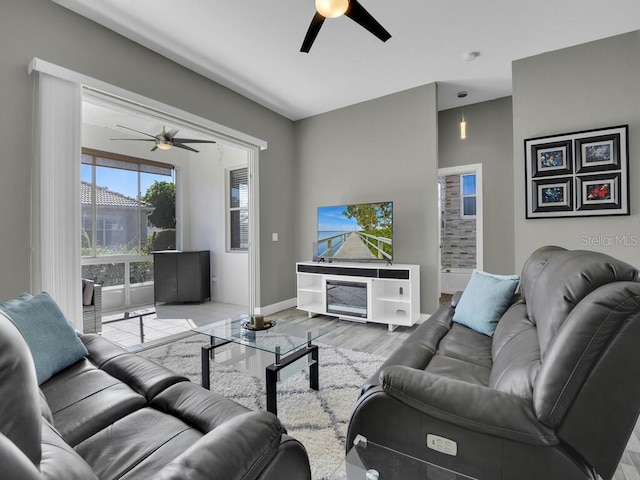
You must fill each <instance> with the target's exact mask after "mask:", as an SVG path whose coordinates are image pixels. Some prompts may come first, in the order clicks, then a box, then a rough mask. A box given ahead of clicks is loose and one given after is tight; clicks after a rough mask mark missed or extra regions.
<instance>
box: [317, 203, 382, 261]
mask: <svg viewBox="0 0 640 480" xmlns="http://www.w3.org/2000/svg"><path fill="white" fill-rule="evenodd" d="M315 249H316V252H315V253H316V258H317V259H319V260H329V261H333V260H340V261H385V262H391V261H392V260H393V202H379V203H358V204H350V205H335V206H329V207H318V235H317V239H316V246H315Z"/></svg>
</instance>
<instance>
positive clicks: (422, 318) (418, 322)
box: [416, 313, 431, 324]
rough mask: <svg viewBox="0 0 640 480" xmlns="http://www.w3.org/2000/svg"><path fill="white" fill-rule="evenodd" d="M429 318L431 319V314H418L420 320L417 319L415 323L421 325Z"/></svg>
mask: <svg viewBox="0 0 640 480" xmlns="http://www.w3.org/2000/svg"><path fill="white" fill-rule="evenodd" d="M429 318H431V314H430V313H421V314H420V318H418V321H417V322H416V323H417V324H421V323H422V322H424V321H425V320H429Z"/></svg>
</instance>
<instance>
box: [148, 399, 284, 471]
mask: <svg viewBox="0 0 640 480" xmlns="http://www.w3.org/2000/svg"><path fill="white" fill-rule="evenodd" d="M282 434H283V429H282V426H281V424H280V422H279V421H278V419H277V418H276V417H275V416H274V415H272V414H270V413H267V412H264V411H253V412H247V413H244V414H242V415H238V416H237V417H234V418H232V419H230V420H229V421H227V422H225V423H224V424H222V425H220V426H219V427H217V428H215V429H214V430H212V431H210V432H209V433H207V434H206V435H205V436H204V437H202V438H201V439H200V440H198V441H197V442H196V443H195V444H193V445H192V446H191V447H190V448H188V449H187V450H185V451H184V452H183V453H181V454H180V455H179V456H177V457H176V458H175V459H174V460H172V461H171V462H170V463H169V464H168V465H167V466H165V467H164V468H163V469H162V470H160V472H158V473H157V474H156V475H155V476H154V477H153V478H154V480H184V479H189V480H201V479H202V480H210V479H212V478H224V479H225V480H235V479H238V480H246V479H253V478H257V477H258V476H259V474H260V472H261V471H262V470H263V469H264V468H265V467H266V466H267V465H268V464H269V462H270V461H271V460H272V459H273V458H274V457H275V455H276V452H277V451H278V447H279V445H280V440H281V438H282Z"/></svg>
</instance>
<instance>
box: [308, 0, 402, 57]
mask: <svg viewBox="0 0 640 480" xmlns="http://www.w3.org/2000/svg"><path fill="white" fill-rule="evenodd" d="M341 15H346V16H347V17H349V18H350V19H351V20H353V21H354V22H356V23H357V24H359V25H360V26H362V27H364V28H365V29H367V30H368V31H369V32H371V33H372V34H374V35H375V36H376V37H378V38H379V39H380V40H382V41H383V42H386V41H387V40H389V39H390V38H391V34H390V33H389V32H387V31H386V30H385V28H384V27H383V26H382V25H380V23H379V22H378V21H377V20H376V19H375V18H373V17H372V16H371V14H370V13H369V12H367V11H366V10H365V8H364V7H363V6H362V5H360V3H359V2H358V0H316V14H315V15H314V16H313V19H312V20H311V25H309V29H308V30H307V34H306V35H305V37H304V41H303V42H302V47H301V48H300V51H301V52H304V53H308V52H309V50H311V46H312V45H313V42H314V41H315V39H316V37H317V36H318V32H319V31H320V28H321V27H322V24H323V23H324V20H325V18H336V17H339V16H341Z"/></svg>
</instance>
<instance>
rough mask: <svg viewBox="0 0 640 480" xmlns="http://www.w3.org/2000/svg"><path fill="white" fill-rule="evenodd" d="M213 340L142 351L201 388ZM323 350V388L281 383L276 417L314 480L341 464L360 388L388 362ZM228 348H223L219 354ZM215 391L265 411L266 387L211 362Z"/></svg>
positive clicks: (297, 378)
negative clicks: (203, 354)
mask: <svg viewBox="0 0 640 480" xmlns="http://www.w3.org/2000/svg"><path fill="white" fill-rule="evenodd" d="M208 343H209V337H207V336H204V335H193V336H190V337H187V338H185V339H182V340H178V341H175V342H171V343H168V344H165V345H160V346H157V347H153V348H150V349H147V350H144V351H141V352H139V353H140V355H142V356H144V357H147V358H150V359H152V360H154V361H156V362H158V363H160V364H161V365H164V366H166V367H167V368H170V369H172V370H174V371H175V372H177V373H180V374H182V375H184V376H186V377H188V378H189V379H190V380H191V381H193V382H194V383H197V384H198V385H199V384H200V381H201V378H200V347H201V346H203V345H208ZM318 345H319V346H320V352H319V357H320V389H319V390H318V391H315V390H311V389H310V388H309V375H308V372H307V371H306V370H305V371H302V372H300V373H298V374H296V375H294V376H292V377H291V378H288V379H286V380H283V381H282V382H278V417H279V418H280V421H281V422H282V424H283V425H284V426H285V428H286V429H287V431H288V433H289V434H290V435H291V436H293V437H294V438H296V439H298V440H299V441H300V442H302V444H303V445H304V446H305V448H306V449H307V452H308V454H309V460H310V463H311V476H312V478H313V479H314V480H321V479H328V478H330V477H331V475H332V474H333V473H334V472H335V470H336V469H337V467H338V466H339V465H340V463H342V461H343V459H344V454H345V440H346V433H347V425H348V424H349V419H350V417H351V412H352V411H353V407H354V405H355V402H356V399H357V398H358V392H359V390H360V387H361V386H362V384H363V383H364V381H365V380H366V379H368V378H369V377H370V376H371V375H373V373H374V372H375V371H376V369H377V368H378V367H379V366H380V364H381V363H382V362H383V361H384V358H382V357H378V356H375V355H372V354H369V353H364V352H356V351H354V350H347V349H341V348H333V347H328V346H323V345H322V344H318ZM224 348H228V347H226V346H225V347H220V348H219V349H217V350H216V352H218V351H222V349H224ZM210 371H211V390H212V391H214V392H216V393H219V394H221V395H224V396H225V397H228V398H231V399H233V400H235V401H236V402H238V403H241V404H242V405H245V406H247V407H249V408H251V409H254V410H255V409H261V410H266V396H265V395H266V394H265V382H264V380H263V379H258V378H256V377H254V376H252V375H250V374H248V373H246V372H244V371H242V370H236V369H234V368H231V367H229V366H225V365H220V364H217V363H215V362H212V363H211V368H210Z"/></svg>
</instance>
